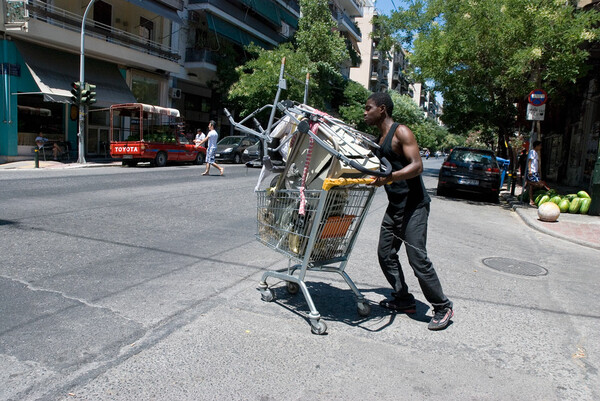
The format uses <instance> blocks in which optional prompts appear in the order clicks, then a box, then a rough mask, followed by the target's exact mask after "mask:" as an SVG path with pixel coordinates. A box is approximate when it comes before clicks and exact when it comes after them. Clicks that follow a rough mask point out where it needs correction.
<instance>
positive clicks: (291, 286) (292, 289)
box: [287, 281, 300, 295]
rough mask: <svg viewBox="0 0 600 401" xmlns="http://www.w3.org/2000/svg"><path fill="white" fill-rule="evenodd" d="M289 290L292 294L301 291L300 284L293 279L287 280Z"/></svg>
mask: <svg viewBox="0 0 600 401" xmlns="http://www.w3.org/2000/svg"><path fill="white" fill-rule="evenodd" d="M287 290H288V292H289V293H290V294H292V295H294V294H297V293H298V291H300V286H299V285H298V284H297V283H293V282H291V281H288V282H287Z"/></svg>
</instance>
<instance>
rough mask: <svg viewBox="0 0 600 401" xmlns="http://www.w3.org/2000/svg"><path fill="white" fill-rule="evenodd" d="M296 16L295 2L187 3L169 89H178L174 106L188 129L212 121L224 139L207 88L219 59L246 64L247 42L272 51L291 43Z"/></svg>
mask: <svg viewBox="0 0 600 401" xmlns="http://www.w3.org/2000/svg"><path fill="white" fill-rule="evenodd" d="M299 18H300V5H299V3H298V1H296V0H188V3H187V5H186V11H185V27H186V35H185V36H186V37H185V39H184V42H183V43H182V49H183V50H182V55H183V63H182V65H183V72H182V73H181V74H176V75H174V81H173V86H174V87H176V88H177V89H179V91H178V96H177V97H176V98H175V99H173V107H175V108H177V109H179V110H180V111H181V112H182V113H183V115H184V116H185V118H186V122H187V123H188V124H189V125H190V126H199V127H202V128H205V127H206V122H208V121H209V119H214V120H216V121H217V122H218V124H219V126H220V128H221V132H222V133H223V134H225V135H226V134H227V133H228V132H229V131H230V130H231V127H230V126H229V121H228V120H227V119H226V118H224V117H223V116H222V110H221V106H220V104H219V101H218V97H216V96H213V95H214V94H213V93H212V91H211V89H210V82H211V81H215V80H217V66H218V64H219V61H220V60H223V58H224V57H228V58H229V59H230V61H233V62H235V63H236V64H238V65H239V64H242V63H244V62H245V61H246V59H247V55H246V52H245V50H244V47H245V46H247V45H248V44H250V43H254V44H256V45H258V46H261V47H262V48H264V49H272V48H274V47H276V46H277V45H279V44H280V43H283V42H286V41H289V40H291V39H292V37H293V36H294V33H295V32H296V30H297V29H298V19H299Z"/></svg>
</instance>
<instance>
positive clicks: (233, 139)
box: [219, 136, 242, 145]
mask: <svg viewBox="0 0 600 401" xmlns="http://www.w3.org/2000/svg"><path fill="white" fill-rule="evenodd" d="M241 140H242V137H240V136H228V137H226V138H223V139H221V140H220V141H219V145H237V144H238V143H240V141H241Z"/></svg>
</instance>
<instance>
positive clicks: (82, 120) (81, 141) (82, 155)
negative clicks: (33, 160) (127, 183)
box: [77, 0, 95, 164]
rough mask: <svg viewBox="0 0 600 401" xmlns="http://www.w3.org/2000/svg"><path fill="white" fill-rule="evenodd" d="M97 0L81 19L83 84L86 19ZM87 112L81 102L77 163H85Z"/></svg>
mask: <svg viewBox="0 0 600 401" xmlns="http://www.w3.org/2000/svg"><path fill="white" fill-rule="evenodd" d="M94 1H95V0H90V2H89V4H88V5H87V7H86V8H85V12H84V13H83V19H82V20H81V49H80V57H79V82H81V85H83V83H84V82H85V54H84V49H85V45H84V42H85V20H86V18H87V15H88V12H89V11H90V8H91V7H92V4H94ZM86 114H87V106H86V105H83V104H81V103H80V104H79V128H78V131H77V136H78V141H77V142H78V144H79V149H78V150H79V153H78V154H79V158H78V159H77V163H80V164H85V141H84V139H85V116H86Z"/></svg>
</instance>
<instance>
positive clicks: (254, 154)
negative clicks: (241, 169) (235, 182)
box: [242, 141, 262, 167]
mask: <svg viewBox="0 0 600 401" xmlns="http://www.w3.org/2000/svg"><path fill="white" fill-rule="evenodd" d="M261 149H262V142H261V141H258V142H256V143H255V144H254V145H252V146H248V147H247V148H246V150H244V152H243V153H242V162H243V163H246V166H248V167H262V152H261Z"/></svg>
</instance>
